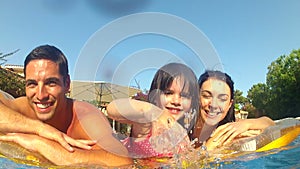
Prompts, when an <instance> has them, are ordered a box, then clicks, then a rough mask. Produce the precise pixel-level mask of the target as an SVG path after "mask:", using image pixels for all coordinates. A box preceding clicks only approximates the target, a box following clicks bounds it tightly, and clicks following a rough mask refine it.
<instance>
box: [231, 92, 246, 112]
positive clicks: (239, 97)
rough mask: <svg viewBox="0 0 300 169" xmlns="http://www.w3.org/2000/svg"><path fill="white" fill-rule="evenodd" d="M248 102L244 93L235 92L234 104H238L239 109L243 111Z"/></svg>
mask: <svg viewBox="0 0 300 169" xmlns="http://www.w3.org/2000/svg"><path fill="white" fill-rule="evenodd" d="M247 102H248V99H247V98H246V97H244V96H243V92H242V91H240V90H235V91H234V103H235V104H237V105H238V106H236V107H237V108H239V109H243V108H244V106H245V105H246V103H247Z"/></svg>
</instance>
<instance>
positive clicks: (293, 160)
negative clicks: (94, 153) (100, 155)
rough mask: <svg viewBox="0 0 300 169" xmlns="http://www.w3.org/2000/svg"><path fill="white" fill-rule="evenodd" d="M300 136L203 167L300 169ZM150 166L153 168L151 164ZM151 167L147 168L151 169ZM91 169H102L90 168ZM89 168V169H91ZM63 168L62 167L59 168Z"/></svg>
mask: <svg viewBox="0 0 300 169" xmlns="http://www.w3.org/2000/svg"><path fill="white" fill-rule="evenodd" d="M299 161H300V136H298V137H297V138H296V139H295V140H294V141H293V142H292V143H291V144H289V145H288V146H286V147H282V148H280V149H274V150H270V151H267V152H260V153H258V152H255V153H249V154H246V155H242V156H238V157H235V158H229V159H226V160H220V161H218V160H216V161H214V162H212V163H207V164H205V165H201V166H202V167H203V168H216V169H255V168H267V169H268V168H270V169H273V168H277V169H279V168H284V169H285V168H288V169H289V168H300V162H299ZM155 165H156V166H160V167H161V168H172V167H171V166H170V165H168V164H163V163H160V164H159V163H157V164H155ZM150 166H153V164H151V165H150ZM150 166H148V167H145V166H144V167H145V168H151V167H150ZM201 166H195V165H190V166H189V167H188V168H199V167H201ZM90 167H91V168H100V167H97V166H90ZM90 167H88V168H90ZM144 167H143V165H137V168H144ZM16 168H18V169H40V168H43V167H36V166H30V165H25V164H19V163H15V162H13V161H11V160H9V159H6V158H3V157H0V169H16ZM58 168H61V167H58Z"/></svg>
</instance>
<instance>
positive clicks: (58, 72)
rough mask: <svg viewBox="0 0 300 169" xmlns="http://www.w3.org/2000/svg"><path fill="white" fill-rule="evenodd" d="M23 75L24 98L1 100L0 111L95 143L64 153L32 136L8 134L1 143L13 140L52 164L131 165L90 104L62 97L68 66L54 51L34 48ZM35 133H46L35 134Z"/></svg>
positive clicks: (67, 83) (65, 88)
mask: <svg viewBox="0 0 300 169" xmlns="http://www.w3.org/2000/svg"><path fill="white" fill-rule="evenodd" d="M24 74H25V80H26V97H20V98H17V99H14V100H5V101H2V103H3V104H2V106H1V109H0V111H9V112H10V113H11V114H13V115H17V113H20V114H23V115H25V116H26V117H29V118H30V119H33V120H39V121H42V122H43V123H44V124H47V125H50V126H53V127H54V128H56V129H58V130H59V131H61V132H63V133H65V134H66V135H67V136H69V137H72V138H73V139H77V140H83V141H82V144H83V145H84V144H87V145H90V144H92V143H91V142H89V141H87V140H95V141H96V142H97V144H96V145H94V146H92V149H91V150H86V149H78V148H75V151H74V152H68V151H66V149H64V148H63V147H62V146H61V145H59V144H58V143H57V142H55V141H52V140H49V139H46V138H44V137H40V136H38V135H35V134H26V133H25V134H24V133H11V134H7V135H5V136H1V138H0V139H1V140H5V141H14V142H16V143H18V144H20V145H21V146H23V147H25V148H27V149H29V150H32V151H36V152H39V153H40V154H42V155H43V156H44V157H46V158H47V159H48V160H50V161H51V162H53V163H55V164H57V165H70V164H79V163H80V164H101V165H105V166H121V165H128V164H131V163H132V160H131V159H129V158H128V157H127V150H126V148H125V147H124V146H123V145H122V144H121V143H120V142H119V141H118V140H117V139H115V138H114V137H113V132H112V129H111V127H110V124H109V122H108V120H107V118H106V117H105V116H104V115H103V113H101V112H100V111H99V110H98V109H97V108H96V107H94V106H92V105H91V104H89V103H86V102H80V101H76V100H73V99H70V98H67V97H66V93H67V92H68V91H69V89H70V76H69V72H68V62H67V59H66V57H65V56H64V54H63V53H62V52H61V51H60V50H59V49H57V48H56V47H54V46H49V45H44V46H39V47H37V48H35V49H34V50H33V51H32V52H31V53H30V54H29V55H28V56H27V57H26V59H25V61H24ZM4 105H6V107H5V106H4ZM24 121H26V119H24ZM20 127H21V126H20ZM25 127H26V126H25ZM26 128H27V127H26ZM37 130H39V129H37ZM52 130H53V129H52ZM18 131H21V130H18ZM43 131H44V130H43ZM12 132H16V131H12ZM35 133H39V135H45V134H44V133H42V134H41V132H40V131H39V132H35ZM66 138H67V137H66ZM69 140H70V139H69ZM74 142H75V141H74ZM72 143H73V142H72ZM77 144H79V143H78V142H77Z"/></svg>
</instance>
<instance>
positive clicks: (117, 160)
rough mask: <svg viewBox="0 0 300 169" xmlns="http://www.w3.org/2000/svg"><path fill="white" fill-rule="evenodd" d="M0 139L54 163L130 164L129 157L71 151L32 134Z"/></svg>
mask: <svg viewBox="0 0 300 169" xmlns="http://www.w3.org/2000/svg"><path fill="white" fill-rule="evenodd" d="M0 140H3V141H12V142H15V143H17V144H19V145H21V146H22V147H24V148H26V149H28V150H31V151H34V152H38V153H40V154H41V155H43V156H44V157H45V158H46V159H48V160H49V161H50V162H52V163H54V164H55V165H76V164H86V165H91V164H94V165H101V166H109V167H117V166H124V165H130V164H132V160H131V159H130V158H128V157H126V156H121V155H115V154H112V153H110V152H107V151H105V150H103V149H93V150H83V149H77V148H75V151H74V152H72V153H71V152H68V151H66V150H65V149H64V148H63V147H62V146H61V145H59V144H58V143H57V142H54V141H52V140H48V139H45V138H43V137H39V136H37V135H32V134H21V133H13V134H7V135H4V136H0Z"/></svg>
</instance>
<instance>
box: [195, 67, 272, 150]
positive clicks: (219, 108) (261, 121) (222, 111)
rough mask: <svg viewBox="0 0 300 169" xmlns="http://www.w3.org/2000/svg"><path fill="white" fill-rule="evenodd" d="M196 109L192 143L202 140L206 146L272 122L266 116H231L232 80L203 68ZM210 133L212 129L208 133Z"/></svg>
mask: <svg viewBox="0 0 300 169" xmlns="http://www.w3.org/2000/svg"><path fill="white" fill-rule="evenodd" d="M198 84H199V87H200V110H199V114H200V115H199V116H198V119H197V123H196V125H195V126H194V128H193V131H192V133H191V134H190V139H191V140H195V139H196V140H195V141H196V144H195V146H196V147H198V146H200V145H201V144H202V143H203V142H205V141H207V143H206V144H205V145H206V147H207V149H208V150H212V149H214V148H216V147H219V146H222V145H226V144H228V143H230V142H231V141H232V140H233V139H234V138H237V137H241V136H252V135H253V134H254V135H255V134H259V133H260V132H261V131H262V130H263V129H265V128H266V127H268V126H271V125H274V122H273V121H272V120H271V119H270V118H268V117H261V118H257V119H244V120H242V119H239V120H238V121H237V120H236V119H235V115H234V83H233V81H232V79H231V77H230V76H229V75H228V74H226V73H222V72H220V71H206V72H205V73H203V74H202V75H201V76H200V77H199V80H198ZM211 133H213V134H212V135H211Z"/></svg>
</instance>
